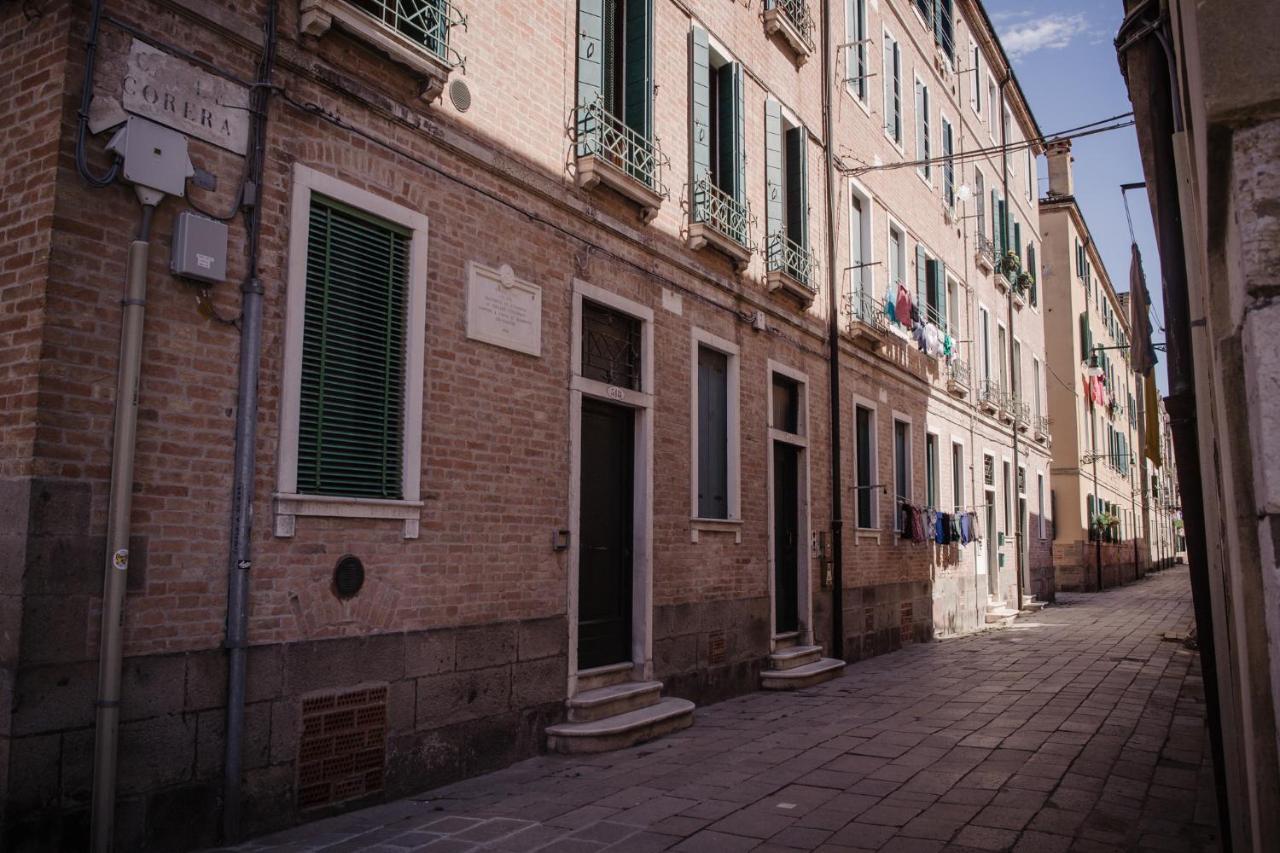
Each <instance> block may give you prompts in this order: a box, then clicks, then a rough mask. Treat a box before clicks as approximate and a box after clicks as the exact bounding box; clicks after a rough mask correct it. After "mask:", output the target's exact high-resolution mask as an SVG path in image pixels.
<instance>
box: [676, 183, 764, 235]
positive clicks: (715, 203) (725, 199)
mask: <svg viewBox="0 0 1280 853" xmlns="http://www.w3.org/2000/svg"><path fill="white" fill-rule="evenodd" d="M691 219H692V221H694V222H701V223H703V224H704V225H708V226H710V227H711V228H714V229H715V230H716V231H719V232H720V233H721V234H723V235H724V236H726V237H728V238H729V239H730V240H732V241H734V242H735V243H737V244H738V245H740V246H742V247H744V248H746V249H750V250H753V251H754V250H755V243H753V242H752V241H751V206H750V205H749V204H746V203H744V202H740V201H738V200H737V199H736V198H734V197H733V196H731V195H729V194H728V193H727V192H725V191H724V190H722V189H720V188H719V187H718V186H716V185H715V184H713V183H712V182H711V178H709V177H707V176H706V175H703V176H702V177H700V178H698V179H697V180H695V181H694V182H693V211H692V216H691Z"/></svg>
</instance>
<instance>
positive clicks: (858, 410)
mask: <svg viewBox="0 0 1280 853" xmlns="http://www.w3.org/2000/svg"><path fill="white" fill-rule="evenodd" d="M853 419H854V430H855V431H856V433H857V435H856V438H857V458H856V460H855V462H856V465H857V469H858V470H857V486H858V488H857V496H858V500H857V506H858V526H859V527H865V528H872V527H876V526H877V525H876V518H877V516H878V515H879V512H878V511H877V510H878V506H877V503H878V500H877V499H878V496H879V494H880V489H879V485H880V484H879V483H878V482H877V480H878V477H879V474H878V472H877V470H876V468H877V465H876V412H875V409H871V408H868V407H866V406H855V407H854V418H853Z"/></svg>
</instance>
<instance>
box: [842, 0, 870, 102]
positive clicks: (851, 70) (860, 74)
mask: <svg viewBox="0 0 1280 853" xmlns="http://www.w3.org/2000/svg"><path fill="white" fill-rule="evenodd" d="M844 34H845V41H846V42H847V44H846V46H845V50H846V54H845V82H846V83H847V84H848V85H849V89H850V90H851V91H852V92H853V94H854V96H855V97H857V99H858V100H859V101H862V102H863V103H866V101H867V76H868V75H867V0H845V4H844Z"/></svg>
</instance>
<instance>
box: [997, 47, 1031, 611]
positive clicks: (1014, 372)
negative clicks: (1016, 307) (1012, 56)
mask: <svg viewBox="0 0 1280 853" xmlns="http://www.w3.org/2000/svg"><path fill="white" fill-rule="evenodd" d="M1012 78H1013V71H1012V69H1006V70H1005V73H1004V79H1003V80H1001V81H1000V173H1001V174H1000V184H1001V186H1002V187H1003V188H1004V189H1003V192H1004V216H1002V217H1000V234H1001V238H1000V244H1001V247H1002V248H1003V249H1004V251H1006V252H1007V251H1009V209H1010V207H1011V201H1012V200H1011V199H1010V198H1009V129H1008V127H1007V126H1006V124H1005V120H1004V110H1005V106H1006V104H1007V103H1008V101H1007V99H1006V98H1005V94H1004V93H1005V89H1007V88H1008V86H1009V81H1010V80H1011V79H1012ZM1000 261H1001V262H1003V261H1004V258H1001V259H1000ZM1002 274H1003V273H999V272H998V273H996V275H1002ZM1005 308H1006V309H1007V310H1008V314H1009V381H1010V382H1012V381H1013V379H1014V377H1015V376H1018V375H1019V373H1020V371H1019V370H1018V362H1017V361H1016V360H1015V359H1014V356H1013V284H1012V283H1010V284H1009V287H1008V293H1007V295H1006V296H1005ZM1018 390H1019V391H1021V390H1022V389H1021V388H1019V389H1018ZM1018 402H1019V403H1021V402H1022V401H1021V398H1019V400H1018ZM1009 432H1010V434H1012V435H1013V471H1012V474H1013V484H1012V485H1013V497H1012V498H1010V497H1009V495H1007V494H1006V495H1005V496H1004V499H1005V500H1006V501H1009V502H1010V505H1011V506H1012V507H1013V510H1014V512H1016V513H1017V514H1018V519H1017V521H1015V522H1014V524H1013V530H1012V531H1011V533H1012V535H1013V541H1014V546H1015V547H1014V549H1013V565H1014V569H1015V570H1016V575H1017V582H1018V587H1017V593H1016V595H1017V596H1018V602H1017V604H1018V606H1017V607H1015V608H1014V609H1015V610H1021V609H1022V599H1023V583H1022V572H1023V569H1024V568H1025V567H1024V566H1023V559H1022V549H1023V547H1024V546H1025V544H1026V543H1025V542H1023V537H1022V535H1021V534H1019V533H1018V524H1019V523H1020V522H1021V521H1022V510H1021V509H1020V508H1019V507H1018V414H1017V412H1014V415H1013V426H1012V427H1011V428H1010V430H1009ZM1028 461H1030V460H1028ZM1006 488H1007V487H1006ZM1029 532H1030V531H1028V533H1029ZM996 564H997V566H996V567H997V570H998V569H999V560H998V559H997V560H996Z"/></svg>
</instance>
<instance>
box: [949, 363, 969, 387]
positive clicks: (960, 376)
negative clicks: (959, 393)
mask: <svg viewBox="0 0 1280 853" xmlns="http://www.w3.org/2000/svg"><path fill="white" fill-rule="evenodd" d="M947 380H948V381H949V382H954V383H956V384H957V385H960V386H961V387H963V388H968V387H970V386H969V381H970V380H969V365H968V363H967V362H965V361H964V360H963V359H959V358H953V359H952V360H951V364H950V365H948V367H947Z"/></svg>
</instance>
